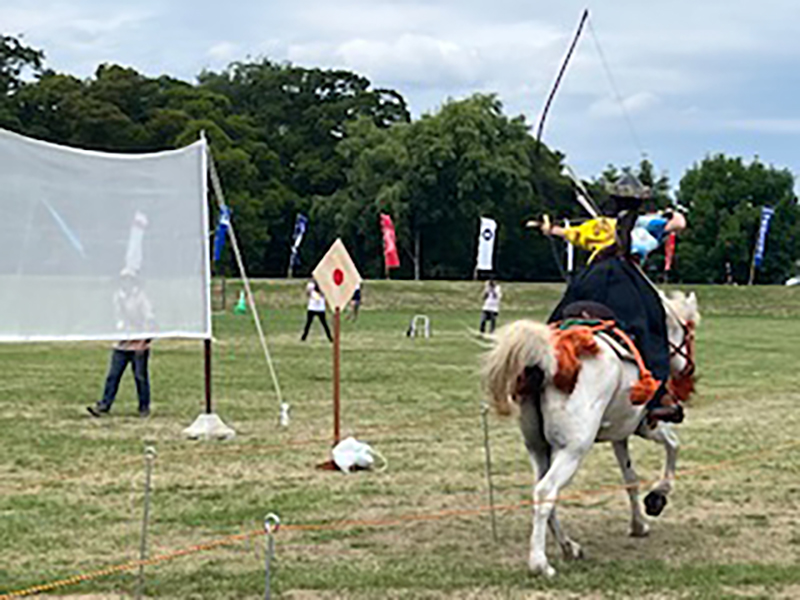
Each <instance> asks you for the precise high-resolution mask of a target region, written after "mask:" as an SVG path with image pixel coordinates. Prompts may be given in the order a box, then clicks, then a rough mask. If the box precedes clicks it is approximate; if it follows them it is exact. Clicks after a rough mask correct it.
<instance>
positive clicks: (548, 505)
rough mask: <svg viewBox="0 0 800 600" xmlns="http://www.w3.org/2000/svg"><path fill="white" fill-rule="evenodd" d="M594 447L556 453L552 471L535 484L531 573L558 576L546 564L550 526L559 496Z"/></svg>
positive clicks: (561, 449)
mask: <svg viewBox="0 0 800 600" xmlns="http://www.w3.org/2000/svg"><path fill="white" fill-rule="evenodd" d="M589 447H591V444H589V446H587V447H586V448H583V447H580V448H572V447H570V448H558V449H553V453H552V460H551V463H550V468H549V469H548V470H547V473H545V475H544V477H542V479H541V480H540V481H539V482H538V483H537V484H536V486H535V487H534V490H533V504H534V512H533V533H532V534H531V550H530V555H529V557H528V566H529V567H530V569H531V571H533V572H535V573H541V574H543V575H546V576H548V577H552V576H553V575H555V573H556V571H555V569H553V567H551V566H550V563H549V562H548V561H547V554H546V552H545V546H546V543H547V531H546V529H547V524H548V522H549V521H550V518H551V517H552V515H553V511H554V510H555V503H556V500H557V498H558V493H559V491H560V490H561V488H563V487H564V486H565V485H567V484H568V483H569V481H570V479H572V476H573V475H575V471H577V470H578V466H579V465H580V463H581V459H582V458H583V457H584V455H585V454H586V452H588V450H589Z"/></svg>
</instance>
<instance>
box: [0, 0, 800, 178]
mask: <svg viewBox="0 0 800 600" xmlns="http://www.w3.org/2000/svg"><path fill="white" fill-rule="evenodd" d="M587 7H588V8H589V9H590V12H591V17H590V25H591V27H590V28H587V29H586V30H585V31H584V36H583V37H582V39H581V41H580V43H579V46H578V48H577V51H576V54H575V56H574V57H573V62H572V64H571V66H570V68H569V70H568V72H567V74H566V77H565V79H564V82H563V83H562V86H561V89H560V91H559V95H558V97H557V98H556V100H555V103H554V105H553V107H552V109H551V112H550V116H549V117H548V120H547V123H546V129H545V133H544V140H545V142H546V143H547V144H548V145H550V146H552V147H555V148H557V149H559V150H561V151H562V152H564V153H565V154H566V155H567V159H568V162H570V163H571V164H572V165H573V166H574V167H575V168H576V169H577V170H578V172H579V173H580V174H581V175H582V176H584V177H592V176H595V175H597V174H598V173H599V172H601V171H602V169H603V168H604V167H605V165H606V164H608V163H610V162H612V163H615V164H618V165H620V164H633V163H636V162H637V161H638V160H639V158H640V157H641V155H642V153H646V155H647V156H648V157H649V158H650V160H652V161H653V162H654V163H655V165H656V166H657V168H659V169H660V170H665V171H667V173H668V174H669V176H670V178H671V179H672V182H673V185H675V184H677V182H678V180H679V179H680V177H681V175H682V174H683V173H684V172H685V170H686V169H687V168H688V167H690V166H691V165H692V164H693V163H695V162H697V161H699V160H701V159H702V158H703V157H704V156H705V155H706V154H708V153H715V152H725V153H726V154H730V155H736V156H742V157H744V158H746V159H748V160H749V159H752V158H753V157H754V156H758V157H760V159H761V160H762V161H763V162H766V163H768V164H773V165H775V166H777V167H788V168H789V169H791V170H792V171H793V172H795V173H798V174H800V152H798V151H797V149H798V147H799V146H800V110H798V108H797V105H798V100H797V99H796V93H797V91H798V90H799V89H800V77H799V76H798V72H797V70H796V69H797V68H798V65H800V35H798V29H797V17H798V15H799V14H800V6H798V4H797V2H796V1H795V0H760V1H758V2H755V1H752V0H749V1H745V0H703V1H699V0H670V1H669V2H667V1H665V0H661V1H659V2H642V1H641V0H636V1H634V0H615V1H614V2H610V1H608V0H607V1H606V2H597V1H596V2H594V3H591V2H583V3H577V2H573V1H572V0H559V1H555V0H550V1H548V2H544V1H542V0H524V1H523V0H481V1H478V0H428V1H425V2H423V1H419V0H418V1H412V0H291V1H290V0H236V1H229V2H227V3H226V2H222V3H220V2H209V1H207V0H193V1H188V0H158V1H157V0H135V1H134V0H115V1H114V2H107V1H101V0H60V1H52V2H51V1H47V0H4V1H3V3H2V5H0V31H2V32H3V33H6V34H10V35H17V34H23V35H24V39H25V41H26V42H27V43H28V44H29V45H31V46H33V47H36V48H40V49H43V50H44V51H45V53H46V55H47V64H48V66H50V67H51V68H53V69H55V70H57V71H62V72H68V73H71V74H74V75H77V76H81V77H88V76H90V75H91V74H92V73H93V72H94V70H95V68H96V67H97V65H98V64H100V63H103V62H113V63H118V64H122V65H126V66H131V67H134V68H136V69H138V70H139V71H141V72H143V73H145V74H147V75H152V76H155V75H159V74H162V73H168V74H170V75H173V76H177V77H180V78H182V79H185V80H189V81H191V80H193V79H194V77H195V75H196V74H197V73H198V72H199V71H200V70H201V69H204V68H206V69H222V68H224V67H225V66H226V65H227V64H228V63H229V62H231V61H235V60H246V59H248V58H258V57H261V56H265V57H268V58H270V59H273V60H288V61H291V62H293V63H295V64H299V65H302V66H321V67H341V68H346V69H350V70H353V71H356V72H358V73H360V74H363V75H366V76H367V77H369V78H370V80H371V81H372V82H373V85H375V86H380V87H391V88H394V89H397V90H398V91H400V92H401V93H402V94H403V95H404V96H405V97H406V99H407V101H408V102H409V104H410V106H411V109H412V111H413V112H414V114H415V115H419V114H421V113H424V112H428V111H432V110H435V109H436V108H437V107H438V106H439V105H440V104H441V103H442V102H443V101H444V100H445V99H447V98H448V97H450V98H460V97H463V96H465V95H468V94H471V93H473V92H476V91H481V92H495V93H497V94H498V95H499V96H500V98H501V100H502V101H503V103H504V105H505V108H506V112H507V113H508V114H512V115H516V114H519V113H524V114H525V115H527V117H528V119H529V121H530V122H531V123H533V124H535V123H536V122H537V121H538V115H539V112H540V109H541V106H542V104H543V102H544V100H545V97H546V95H547V93H548V91H549V88H550V86H551V84H552V81H553V79H554V77H555V74H556V71H557V69H558V66H559V64H560V61H561V59H562V57H563V55H564V53H565V51H566V48H567V45H568V44H569V41H570V38H571V36H572V34H573V32H574V30H575V28H576V26H577V23H578V20H579V17H580V14H581V12H582V10H583V9H584V8H587ZM596 40H597V42H596ZM602 57H604V58H605V64H607V66H608V72H607V70H606V69H605V68H604V62H603V58H602ZM608 73H610V77H609V75H608ZM612 81H613V84H612V83H611V82H612ZM622 106H624V110H623V109H622ZM626 117H627V118H626ZM629 124H630V125H629Z"/></svg>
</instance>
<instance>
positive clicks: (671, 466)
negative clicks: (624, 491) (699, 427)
mask: <svg viewBox="0 0 800 600" xmlns="http://www.w3.org/2000/svg"><path fill="white" fill-rule="evenodd" d="M636 435H639V436H641V437H643V438H645V439H647V440H652V441H654V442H658V443H659V444H661V445H663V446H664V449H665V450H666V451H667V460H666V462H665V464H664V475H663V476H662V478H661V479H660V480H659V482H658V483H656V484H655V485H654V486H653V489H651V490H650V493H648V494H647V496H645V499H644V507H645V512H647V514H648V515H650V516H652V517H657V516H658V515H660V514H661V511H663V510H664V507H665V506H666V505H667V496H668V495H669V493H670V492H671V491H672V486H673V482H674V481H675V468H676V465H677V463H678V447H679V445H680V443H679V441H678V435H677V434H676V433H675V431H673V429H672V426H671V425H669V424H668V423H663V422H660V421H659V422H658V423H657V425H656V426H655V427H654V428H651V427H649V426H648V425H647V424H646V423H642V425H640V426H639V429H637V430H636Z"/></svg>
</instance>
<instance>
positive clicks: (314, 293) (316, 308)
mask: <svg viewBox="0 0 800 600" xmlns="http://www.w3.org/2000/svg"><path fill="white" fill-rule="evenodd" d="M306 295H307V296H308V311H307V312H306V326H305V329H303V335H302V336H301V337H300V341H301V342H305V341H306V338H307V337H308V331H309V329H311V322H312V321H313V320H314V317H317V318H318V319H319V321H320V323H322V328H323V329H324V330H325V335H327V336H328V341H330V342H332V341H333V336H331V330H330V329H328V322H327V321H326V320H325V296H323V295H322V290H320V289H319V285H318V284H317V282H316V281H315V280H314V279H312V280H311V281H309V282H308V285H306Z"/></svg>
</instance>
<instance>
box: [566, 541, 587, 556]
mask: <svg viewBox="0 0 800 600" xmlns="http://www.w3.org/2000/svg"><path fill="white" fill-rule="evenodd" d="M563 550H564V560H581V559H583V558H585V555H584V553H583V548H581V545H580V544H579V543H577V542H573V541H572V540H567V543H566V544H565V545H564V548H563Z"/></svg>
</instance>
